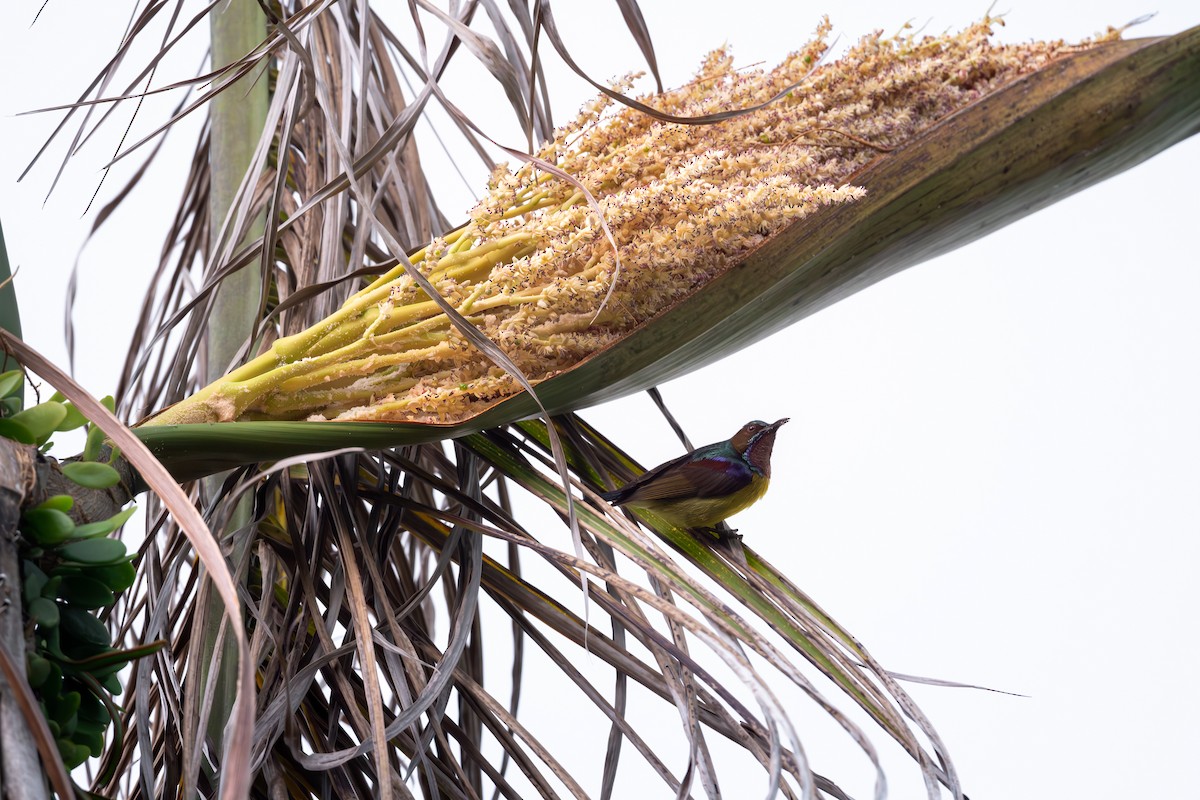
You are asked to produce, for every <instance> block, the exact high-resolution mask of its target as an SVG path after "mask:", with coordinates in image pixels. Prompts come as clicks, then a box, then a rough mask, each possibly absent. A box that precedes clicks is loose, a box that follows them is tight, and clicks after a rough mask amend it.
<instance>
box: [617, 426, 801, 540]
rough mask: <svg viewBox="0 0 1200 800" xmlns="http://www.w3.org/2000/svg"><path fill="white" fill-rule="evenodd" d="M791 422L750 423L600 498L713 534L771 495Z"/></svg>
mask: <svg viewBox="0 0 1200 800" xmlns="http://www.w3.org/2000/svg"><path fill="white" fill-rule="evenodd" d="M785 422H787V418H786V417H785V418H783V419H781V420H779V421H777V422H773V423H771V424H767V423H766V422H763V421H761V420H754V421H753V422H747V423H746V424H745V425H743V426H742V429H741V430H740V431H738V432H737V433H736V434H734V436H733V438H732V439H728V440H726V441H724V442H716V443H715V444H710V445H705V446H704V447H700V448H697V449H696V450H693V451H692V452H691V453H688V454H687V455H685V456H681V457H679V458H677V459H675V460H674V461H668V462H667V463H665V464H660V465H659V466H657V467H655V468H654V469H652V470H650V471H649V472H646V473H645V474H643V475H640V476H638V477H637V478H634V479H633V480H631V481H630V482H629V483H627V484H625V485H624V486H622V487H621V488H620V489H617V490H615V491H611V492H605V493H604V494H602V495H600V496H601V497H603V498H604V499H605V500H607V501H609V502H610V503H613V504H614V505H618V506H632V507H634V508H644V509H647V510H649V511H653V512H654V513H655V514H658V515H659V516H660V517H662V518H664V519H666V520H667V521H668V522H671V523H674V524H675V525H679V526H680V527H683V528H704V529H713V528H715V526H716V525H717V523H719V522H721V521H722V520H724V519H725V518H727V517H730V516H732V515H734V514H736V513H737V512H739V511H742V510H743V509H745V508H748V507H749V506H751V505H752V504H753V503H754V502H756V501H757V500H758V499H759V498H760V497H762V496H763V494H765V493H766V491H767V484H768V483H769V482H770V479H771V449H772V448H773V447H774V445H775V432H776V431H778V430H779V427H780V426H781V425H783V423H785Z"/></svg>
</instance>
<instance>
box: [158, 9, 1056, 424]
mask: <svg viewBox="0 0 1200 800" xmlns="http://www.w3.org/2000/svg"><path fill="white" fill-rule="evenodd" d="M994 24H996V21H995V20H991V19H985V20H983V21H981V22H979V23H977V24H975V25H973V26H971V27H969V28H967V29H966V30H963V31H961V32H959V33H949V34H945V35H941V36H926V37H921V38H917V37H915V36H911V35H902V36H896V37H884V36H882V35H880V34H878V33H876V34H874V35H870V36H867V37H865V38H863V39H862V40H861V41H860V42H858V44H857V45H855V46H854V47H853V48H851V49H850V50H849V52H848V53H847V54H846V55H845V56H844V57H843V58H840V59H838V60H836V61H833V62H831V63H828V64H820V61H821V58H822V57H823V56H824V55H825V52H826V50H827V48H828V42H827V38H826V37H827V34H828V32H829V27H830V26H829V23H828V21H825V22H823V23H822V25H821V26H820V27H819V28H818V30H817V35H816V37H815V38H814V39H813V41H811V42H810V43H809V44H807V45H806V46H805V47H803V48H802V49H801V50H799V51H797V52H795V53H793V54H792V55H790V56H789V57H788V58H787V59H786V60H785V61H784V62H783V63H781V64H780V65H779V66H777V67H775V68H774V69H772V70H770V71H764V70H753V71H740V70H738V69H736V68H735V66H734V61H733V58H732V56H731V55H730V53H729V52H728V51H727V50H724V49H722V50H717V51H714V52H712V53H711V54H709V55H708V56H707V57H706V58H705V60H704V62H703V63H702V64H701V67H700V69H699V71H698V73H697V77H696V78H695V79H694V80H692V81H691V82H690V83H688V84H687V85H685V86H683V87H681V88H679V89H676V90H674V91H670V92H666V93H663V94H659V95H654V96H650V97H645V98H642V102H643V103H644V104H645V105H648V106H652V107H653V108H654V109H656V110H657V112H659V113H657V114H650V113H645V112H643V111H639V110H636V109H633V108H629V107H625V106H620V107H619V110H618V108H617V107H616V106H615V105H614V104H613V102H612V101H611V100H610V99H609V98H608V97H607V96H605V95H602V96H601V97H599V98H598V99H597V100H595V101H593V102H591V103H590V104H588V105H587V106H586V107H585V108H584V109H583V110H582V111H581V113H580V114H579V116H578V117H577V118H576V119H575V120H574V121H573V122H572V123H571V124H569V125H567V126H565V127H563V128H561V129H559V130H558V131H557V133H556V136H555V137H554V139H553V141H551V142H549V143H548V144H546V145H545V146H544V147H543V148H542V149H541V150H540V152H538V153H537V157H536V158H534V159H531V160H529V161H527V162H526V163H524V164H523V165H522V166H521V167H520V168H519V169H517V170H515V171H510V169H509V168H508V166H507V165H500V166H499V167H497V169H496V171H495V173H494V175H493V178H492V181H491V183H490V185H489V187H488V192H487V194H486V196H485V197H484V199H483V200H482V201H481V202H480V203H479V205H478V206H477V207H476V208H475V209H474V210H473V211H472V212H471V219H470V222H469V223H468V224H467V225H465V226H463V227H462V228H459V229H458V230H455V231H453V232H452V233H449V234H447V235H445V236H444V237H441V238H437V239H435V240H434V241H432V242H430V243H429V244H428V245H427V246H425V247H424V248H422V249H421V250H419V251H417V252H415V253H412V254H411V255H410V260H411V262H412V264H413V265H414V266H415V267H416V268H417V269H419V270H420V271H421V273H422V274H423V275H424V276H425V277H426V278H428V280H429V281H430V282H431V283H432V284H433V286H434V287H435V288H436V290H437V292H438V293H439V294H440V295H441V296H442V298H444V299H445V301H446V302H448V304H449V305H450V306H451V307H453V308H454V309H455V310H456V311H457V312H458V314H460V315H462V317H463V318H465V319H466V320H467V322H469V323H470V324H471V325H474V326H476V327H477V328H478V329H479V330H481V331H482V332H483V333H484V334H486V335H487V336H488V337H489V338H490V339H492V340H493V341H494V342H496V343H497V344H498V345H499V346H500V347H501V348H502V349H503V350H504V352H505V353H506V354H507V355H508V356H509V358H510V359H511V360H512V361H513V362H514V363H515V364H516V366H517V367H518V368H519V369H520V370H521V371H522V372H524V374H525V375H526V376H527V377H528V378H529V379H530V380H531V381H532V382H535V383H536V382H537V381H540V380H544V379H546V378H548V377H551V376H553V375H555V374H558V373H560V372H562V371H563V370H566V369H568V368H570V367H571V366H573V365H575V364H577V363H579V362H580V361H581V360H583V359H585V358H587V357H588V356H589V355H591V354H592V353H595V352H597V351H598V350H600V349H602V348H604V347H606V346H607V345H609V344H611V343H613V342H615V341H616V340H618V339H620V338H621V337H622V336H623V335H624V334H626V333H628V332H629V331H631V330H632V329H633V328H635V327H636V326H638V325H639V324H641V323H643V322H645V321H646V320H648V319H651V318H652V317H654V316H655V315H656V314H658V313H660V312H661V311H663V310H664V309H667V308H669V307H671V306H672V305H673V304H674V303H676V302H677V301H678V300H679V299H680V298H682V297H684V296H685V295H687V294H688V293H690V292H692V291H694V290H695V289H696V288H697V287H699V286H702V285H703V284H705V283H706V282H707V281H710V280H711V279H712V278H714V277H715V276H717V275H719V274H721V273H722V272H724V271H725V270H727V269H729V268H730V267H731V266H732V265H734V264H736V263H738V262H739V261H740V260H742V259H744V258H745V257H746V256H747V254H748V253H750V252H751V251H752V250H754V249H755V248H756V247H757V246H758V245H760V244H761V243H762V242H763V241H764V240H765V239H766V238H768V237H770V236H771V235H772V234H774V233H777V232H778V231H780V230H781V229H782V228H783V227H785V226H787V225H788V224H789V223H792V222H794V221H796V220H798V219H800V218H803V217H806V216H808V215H810V214H814V213H819V211H820V209H822V208H824V207H828V206H831V205H834V204H841V203H847V202H852V201H854V200H855V199H857V198H859V197H861V196H863V194H864V190H863V189H862V188H861V187H858V186H855V185H853V182H854V176H855V173H856V172H857V171H858V170H860V169H862V168H863V167H864V166H866V165H867V164H868V163H869V162H871V161H872V160H873V159H876V158H880V157H886V153H887V152H888V151H890V150H891V149H893V148H896V147H898V146H900V145H903V144H904V143H905V142H906V141H908V140H910V139H912V138H913V137H914V136H916V135H917V134H919V133H920V132H921V131H922V130H923V129H925V128H927V127H929V126H930V125H932V124H933V123H935V122H937V121H938V120H940V119H942V118H944V117H946V116H947V115H948V114H951V113H953V112H954V111H956V110H958V109H961V108H963V107H964V106H967V105H968V104H970V103H971V102H973V101H975V100H977V99H979V98H980V97H982V96H984V95H986V94H987V93H989V92H991V91H993V90H995V89H996V88H998V87H999V86H1001V85H1003V84H1005V83H1007V82H1010V81H1012V80H1013V79H1015V78H1017V77H1019V76H1021V75H1024V74H1027V73H1029V72H1032V71H1034V70H1036V69H1038V68H1040V67H1041V66H1043V65H1044V64H1046V63H1047V62H1048V61H1050V60H1052V59H1054V58H1055V57H1057V56H1059V55H1062V54H1065V53H1067V52H1071V51H1073V50H1075V49H1076V48H1074V47H1067V46H1065V45H1064V44H1063V43H1062V42H1049V43H1046V42H1035V43H1028V44H1019V45H1000V44H997V43H995V42H994V41H993V40H992V38H991V37H992V26H993V25H994ZM631 80H632V79H627V80H626V81H624V82H623V83H622V84H621V85H619V86H618V89H619V90H625V89H626V88H627V87H628V85H629V84H630V83H631ZM739 109H744V110H746V111H745V113H736V114H729V113H728V112H730V111H731V110H739ZM714 116H716V117H718V119H716V120H715V121H714V120H713V119H711V118H712V117H714ZM706 117H707V118H709V119H707V120H704V121H705V123H706V124H692V123H695V122H697V121H698V120H700V119H702V118H706ZM681 120H687V121H686V122H685V121H681ZM549 167H552V168H553V169H550V168H549ZM563 175H567V176H570V178H571V179H570V180H568V179H565V178H564V177H563ZM610 233H611V238H610V236H609V234H610ZM519 389H520V386H519V384H518V382H517V380H516V378H515V377H514V376H513V375H511V374H510V373H509V372H508V371H506V370H505V369H503V368H501V367H499V366H497V365H496V364H495V363H494V361H493V360H491V359H490V358H489V357H488V356H487V355H485V354H484V353H483V352H481V351H480V350H478V349H477V348H476V347H474V346H473V345H472V344H470V343H469V341H468V340H467V338H466V337H465V336H464V335H463V334H462V332H461V331H460V330H459V329H458V328H457V327H456V326H455V325H454V324H453V322H452V321H451V319H450V318H449V316H448V315H447V313H446V311H445V308H444V306H443V305H442V304H439V303H438V302H436V301H435V300H433V299H431V298H430V297H429V296H428V295H427V294H426V293H425V291H423V290H422V289H421V287H420V286H418V285H417V284H416V283H415V282H414V280H413V278H412V277H411V276H410V275H409V274H407V273H406V271H405V268H404V267H403V266H402V265H399V266H396V267H395V268H394V269H392V270H391V271H390V272H388V273H386V274H384V275H382V276H381V277H379V278H378V279H377V280H375V281H374V282H372V283H371V284H370V285H368V286H367V287H365V288H364V289H362V290H361V291H359V292H358V293H357V294H355V295H353V296H352V297H350V298H349V300H348V301H347V302H346V303H345V304H344V305H343V306H342V308H341V309H340V310H338V311H337V312H336V313H334V314H333V315H331V316H329V317H327V318H326V319H325V320H323V321H322V322H320V323H318V324H317V325H315V326H313V327H312V328H310V329H308V330H307V331H304V332H302V333H299V334H296V335H294V336H289V337H286V338H282V339H279V340H278V341H276V342H274V343H273V344H272V345H271V347H270V349H269V350H268V351H267V352H266V353H264V354H263V355H261V356H259V357H258V358H257V359H255V360H253V361H251V362H250V363H248V364H246V365H245V366H243V367H241V368H239V369H237V370H235V371H234V372H232V373H231V374H229V375H228V376H226V377H225V378H223V379H221V380H219V381H217V382H216V383H214V384H212V385H210V386H209V387H207V388H206V389H204V390H202V391H201V392H199V393H198V394H196V395H195V396H193V397H192V398H189V399H188V400H186V401H184V402H183V403H181V404H179V405H178V406H176V407H174V408H172V409H169V410H168V411H167V412H165V413H164V414H162V415H160V416H159V417H158V418H157V419H156V422H159V423H166V422H203V421H229V420H235V419H264V418H270V419H304V418H308V419H313V420H325V419H338V420H390V421H416V422H455V421H460V420H462V419H465V418H467V417H470V416H472V415H473V414H475V413H477V412H479V411H481V410H482V409H483V408H484V407H486V406H487V405H489V404H491V403H494V402H496V401H498V400H502V399H504V398H505V397H508V396H510V395H512V394H513V393H515V392H517V391H519Z"/></svg>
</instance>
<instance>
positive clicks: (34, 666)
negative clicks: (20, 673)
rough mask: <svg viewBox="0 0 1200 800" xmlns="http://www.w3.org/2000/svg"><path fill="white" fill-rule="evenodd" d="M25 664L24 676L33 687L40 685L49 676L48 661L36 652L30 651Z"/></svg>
mask: <svg viewBox="0 0 1200 800" xmlns="http://www.w3.org/2000/svg"><path fill="white" fill-rule="evenodd" d="M26 664H27V667H26V673H25V676H26V678H28V679H29V685H30V686H32V687H33V688H34V689H37V688H39V687H41V685H42V684H43V683H45V682H46V678H48V677H50V661H49V660H48V659H46V658H43V657H42V656H40V655H38V654H37V653H30V654H29V658H28V659H27V660H26Z"/></svg>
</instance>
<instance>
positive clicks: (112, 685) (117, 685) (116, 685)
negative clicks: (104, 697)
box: [100, 672, 125, 697]
mask: <svg viewBox="0 0 1200 800" xmlns="http://www.w3.org/2000/svg"><path fill="white" fill-rule="evenodd" d="M100 685H101V686H103V687H104V688H105V689H107V690H108V693H109V694H111V695H114V696H118V697H119V696H120V694H121V692H123V691H125V687H124V685H122V683H121V679H120V678H119V677H117V673H115V672H114V673H112V674H111V675H106V676H104V679H103V680H102V681H100Z"/></svg>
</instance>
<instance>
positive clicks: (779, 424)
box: [770, 417, 791, 431]
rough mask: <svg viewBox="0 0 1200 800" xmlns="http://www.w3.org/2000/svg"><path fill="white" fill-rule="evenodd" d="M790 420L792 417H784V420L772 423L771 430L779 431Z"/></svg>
mask: <svg viewBox="0 0 1200 800" xmlns="http://www.w3.org/2000/svg"><path fill="white" fill-rule="evenodd" d="M789 419H791V417H784V418H783V419H779V420H775V421H774V422H772V423H771V426H770V430H773V431H777V430H779V429H780V428H781V427H783V423H785V422H787V421H788V420H789Z"/></svg>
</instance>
